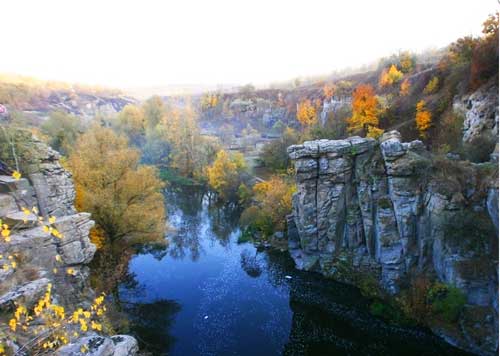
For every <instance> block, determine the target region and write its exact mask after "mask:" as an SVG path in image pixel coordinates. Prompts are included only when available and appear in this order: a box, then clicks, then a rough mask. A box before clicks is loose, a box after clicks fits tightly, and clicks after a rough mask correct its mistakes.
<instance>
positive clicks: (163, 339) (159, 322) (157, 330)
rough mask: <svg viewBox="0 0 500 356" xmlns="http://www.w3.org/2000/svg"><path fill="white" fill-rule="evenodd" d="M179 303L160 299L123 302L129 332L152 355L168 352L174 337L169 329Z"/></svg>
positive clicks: (178, 308) (179, 307) (179, 308)
mask: <svg viewBox="0 0 500 356" xmlns="http://www.w3.org/2000/svg"><path fill="white" fill-rule="evenodd" d="M180 310H181V305H180V304H179V303H177V302H176V301H174V300H166V299H161V300H157V301H153V302H150V303H137V304H134V303H124V312H125V313H127V315H128V317H129V321H130V325H131V326H130V332H131V333H132V334H133V335H134V336H136V337H137V338H138V340H139V344H140V347H141V349H142V350H147V351H148V352H150V353H152V354H153V355H161V354H165V353H168V350H170V349H171V348H172V346H173V345H174V343H175V341H176V339H175V337H173V336H172V335H171V334H170V332H169V330H170V327H171V325H172V323H173V322H174V320H175V315H176V314H177V313H178V312H179V311H180Z"/></svg>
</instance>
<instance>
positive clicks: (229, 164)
mask: <svg viewBox="0 0 500 356" xmlns="http://www.w3.org/2000/svg"><path fill="white" fill-rule="evenodd" d="M245 170H246V164H245V159H244V157H243V155H242V154H241V153H239V152H237V153H233V154H229V153H227V152H226V151H224V150H220V151H219V152H217V156H216V158H215V161H214V162H213V164H212V165H211V166H209V167H208V168H207V178H208V184H209V186H210V187H211V188H212V189H213V190H215V191H216V192H217V193H218V194H219V196H220V197H221V198H222V199H224V200H231V199H234V198H236V197H237V193H238V188H239V186H240V185H241V183H242V173H243V172H244V171H245Z"/></svg>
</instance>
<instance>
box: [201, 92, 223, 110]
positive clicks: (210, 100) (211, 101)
mask: <svg viewBox="0 0 500 356" xmlns="http://www.w3.org/2000/svg"><path fill="white" fill-rule="evenodd" d="M217 104H219V96H218V95H217V94H215V93H206V94H204V95H203V96H202V97H201V108H202V110H208V109H212V108H215V107H216V106H217Z"/></svg>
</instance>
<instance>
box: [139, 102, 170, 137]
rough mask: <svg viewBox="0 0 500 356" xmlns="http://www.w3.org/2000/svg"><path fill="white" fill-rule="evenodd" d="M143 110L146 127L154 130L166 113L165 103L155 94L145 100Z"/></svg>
mask: <svg viewBox="0 0 500 356" xmlns="http://www.w3.org/2000/svg"><path fill="white" fill-rule="evenodd" d="M142 111H143V113H144V121H145V127H146V128H147V129H148V130H152V129H154V128H155V127H156V125H158V124H159V123H160V121H161V119H162V117H163V115H165V104H164V103H163V100H162V99H161V98H160V97H159V96H158V95H154V96H152V97H151V98H149V99H148V100H146V101H145V102H144V104H143V105H142Z"/></svg>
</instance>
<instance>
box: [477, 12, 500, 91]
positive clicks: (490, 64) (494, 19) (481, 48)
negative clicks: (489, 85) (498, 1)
mask: <svg viewBox="0 0 500 356" xmlns="http://www.w3.org/2000/svg"><path fill="white" fill-rule="evenodd" d="M498 16H499V15H498V12H497V13H495V15H490V16H489V17H488V19H487V20H486V21H485V22H484V23H483V37H482V38H481V40H480V41H479V43H478V45H477V46H476V47H474V49H473V53H472V62H471V69H470V84H471V87H472V89H475V88H477V87H479V86H480V85H481V84H483V83H485V82H487V81H488V80H489V79H490V78H491V77H492V76H494V75H495V74H496V75H498Z"/></svg>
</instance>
